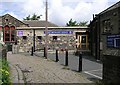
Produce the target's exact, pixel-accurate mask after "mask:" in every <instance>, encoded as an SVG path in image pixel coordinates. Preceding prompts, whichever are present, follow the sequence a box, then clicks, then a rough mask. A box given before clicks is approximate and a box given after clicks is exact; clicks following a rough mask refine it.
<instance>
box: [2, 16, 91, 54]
mask: <svg viewBox="0 0 120 85" xmlns="http://www.w3.org/2000/svg"><path fill="white" fill-rule="evenodd" d="M1 17H2V28H3V35H4V36H3V41H4V42H5V43H6V44H8V46H9V47H11V46H12V45H13V44H17V45H18V48H19V52H28V51H30V50H31V48H32V46H33V47H34V50H41V49H43V48H44V45H45V24H46V22H45V21H35V20H33V21H20V20H18V19H16V18H14V17H13V16H11V15H9V14H6V15H3V16H1ZM48 34H49V35H48V41H49V42H48V48H49V50H54V49H63V50H64V49H69V50H75V49H76V48H77V49H79V50H85V51H86V50H87V51H88V50H89V42H88V27H60V26H57V25H55V24H53V23H51V22H48ZM9 47H8V48H9ZM10 50H12V49H10Z"/></svg>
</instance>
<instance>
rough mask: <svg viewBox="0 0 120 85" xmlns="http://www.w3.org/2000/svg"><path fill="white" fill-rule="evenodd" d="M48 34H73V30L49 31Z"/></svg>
mask: <svg viewBox="0 0 120 85" xmlns="http://www.w3.org/2000/svg"><path fill="white" fill-rule="evenodd" d="M44 34H45V31H44ZM48 34H73V31H48Z"/></svg>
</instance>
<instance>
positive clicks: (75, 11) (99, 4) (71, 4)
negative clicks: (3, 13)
mask: <svg viewBox="0 0 120 85" xmlns="http://www.w3.org/2000/svg"><path fill="white" fill-rule="evenodd" d="M4 1H9V2H10V1H13V2H15V3H16V4H17V5H15V7H14V6H13V7H12V8H11V9H9V7H8V12H10V13H11V14H12V15H14V16H16V17H19V18H20V19H22V18H24V17H26V16H28V15H32V14H33V13H36V14H37V15H42V17H41V19H42V20H45V0H4ZM109 1H112V0H48V2H49V3H48V17H49V18H48V19H49V21H51V22H53V23H55V24H57V25H60V26H65V25H66V23H67V22H68V21H69V20H70V19H71V18H73V20H76V21H77V22H80V21H90V20H91V19H92V15H93V14H98V13H100V12H101V11H103V10H105V9H106V8H107V7H108V6H109V5H108V2H109ZM116 1H119V0H116ZM17 2H18V3H17ZM12 9H14V10H12Z"/></svg>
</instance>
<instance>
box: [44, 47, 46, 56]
mask: <svg viewBox="0 0 120 85" xmlns="http://www.w3.org/2000/svg"><path fill="white" fill-rule="evenodd" d="M44 57H46V53H45V47H44Z"/></svg>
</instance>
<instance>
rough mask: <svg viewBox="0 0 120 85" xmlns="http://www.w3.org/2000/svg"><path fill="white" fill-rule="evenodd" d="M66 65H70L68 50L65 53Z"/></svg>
mask: <svg viewBox="0 0 120 85" xmlns="http://www.w3.org/2000/svg"><path fill="white" fill-rule="evenodd" d="M65 66H68V50H66V54H65Z"/></svg>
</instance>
